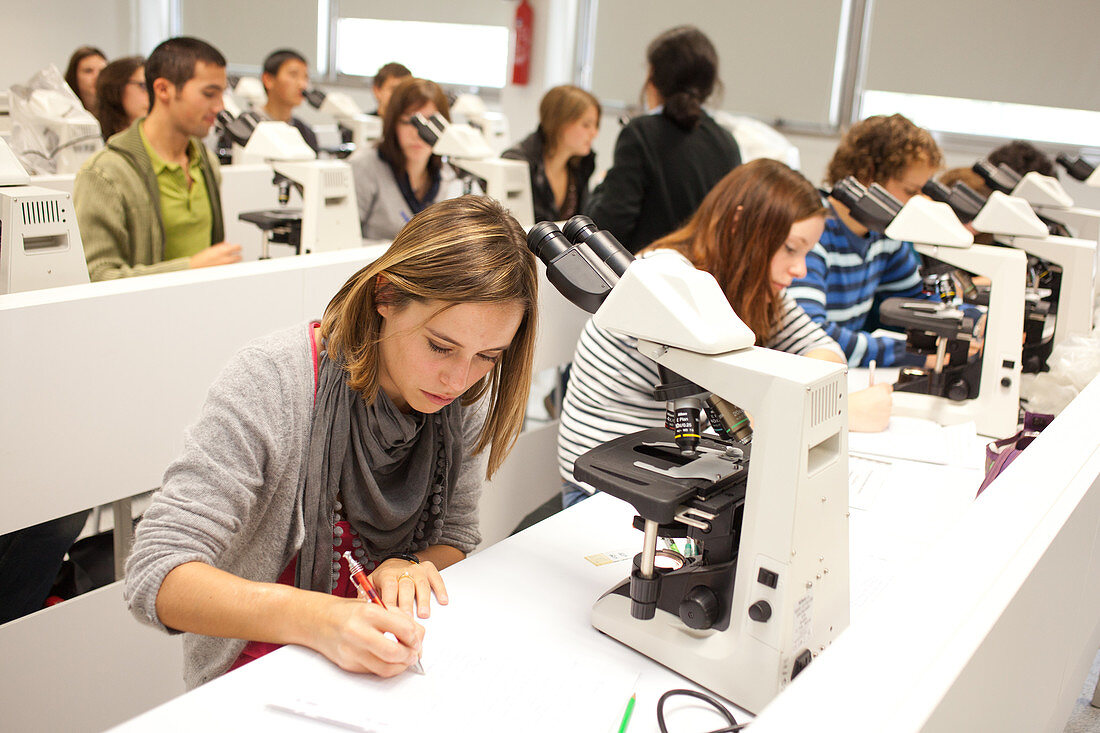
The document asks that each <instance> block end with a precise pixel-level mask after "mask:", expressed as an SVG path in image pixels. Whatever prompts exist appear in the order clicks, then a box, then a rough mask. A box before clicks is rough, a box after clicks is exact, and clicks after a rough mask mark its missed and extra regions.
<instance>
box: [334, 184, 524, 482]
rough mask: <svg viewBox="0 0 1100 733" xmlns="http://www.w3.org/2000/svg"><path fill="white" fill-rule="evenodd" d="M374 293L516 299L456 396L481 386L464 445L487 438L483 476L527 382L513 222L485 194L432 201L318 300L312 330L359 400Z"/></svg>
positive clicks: (507, 437) (518, 238)
mask: <svg viewBox="0 0 1100 733" xmlns="http://www.w3.org/2000/svg"><path fill="white" fill-rule="evenodd" d="M379 275H382V276H383V278H384V283H385V284H384V285H382V286H379V284H378V280H379V278H378V276H379ZM383 289H384V290H383ZM382 301H384V302H385V303H386V304H388V305H394V306H397V307H398V308H401V307H403V306H405V305H408V303H410V302H413V301H416V302H426V301H434V302H439V303H441V304H442V305H443V307H444V308H446V307H448V306H452V305H455V304H458V303H508V302H518V303H520V304H521V305H522V306H523V311H524V313H523V319H522V320H521V321H520V325H519V329H518V330H517V331H516V335H515V338H513V339H512V343H511V344H510V345H509V346H508V348H507V349H506V350H505V351H504V354H502V355H501V358H500V360H499V361H498V362H497V364H496V365H495V366H494V367H493V369H492V371H491V372H489V374H488V375H486V377H485V378H484V379H482V380H481V381H480V382H478V383H477V384H475V385H474V386H473V387H471V388H470V389H469V390H467V392H466V393H465V394H464V395H463V396H462V404H463V405H469V404H472V403H473V402H475V401H477V400H478V399H480V398H481V397H482V396H483V395H484V394H485V393H486V391H488V392H489V395H490V396H489V409H488V415H487V417H486V419H485V426H484V428H483V429H482V431H481V435H480V436H479V438H478V442H477V445H476V447H475V448H474V453H480V452H481V451H482V450H483V449H484V448H485V447H486V446H491V448H490V451H489V467H488V469H487V473H486V478H489V477H491V476H492V475H493V473H494V472H495V471H496V470H497V468H499V467H500V464H501V463H502V462H503V461H504V458H505V457H506V456H507V455H508V452H509V451H510V450H511V448H512V445H513V444H514V443H515V441H516V438H517V437H519V433H520V430H521V429H522V427H523V415H524V412H525V410H526V406H527V393H528V392H529V391H530V387H531V359H532V357H533V355H534V352H535V331H536V327H537V325H538V312H537V303H538V273H537V270H536V269H535V259H534V256H533V255H532V254H531V252H530V251H529V250H528V249H527V241H526V237H525V235H524V233H523V228H522V227H520V225H519V223H517V222H516V220H515V219H514V218H513V217H512V215H511V214H509V213H508V212H507V211H506V210H505V209H504V208H503V207H502V206H501V205H500V203H498V202H497V201H496V200H495V199H491V198H489V197H487V196H460V197H458V198H455V199H448V200H445V201H440V202H439V203H436V204H433V205H431V206H429V207H428V208H426V209H424V211H422V212H420V213H419V214H417V215H416V216H414V217H413V218H412V221H410V222H409V223H408V224H406V225H405V227H404V228H403V229H402V230H401V231H400V232H399V233H398V235H397V238H396V239H394V240H393V244H391V245H390V247H389V249H387V250H386V252H385V254H383V255H382V256H381V257H379V258H378V259H377V260H375V261H374V262H373V263H371V264H370V265H367V266H366V267H364V268H363V269H362V270H360V271H359V272H357V273H355V274H354V275H352V276H351V278H349V279H348V281H347V282H346V283H344V286H343V287H342V288H340V292H338V293H337V294H336V297H334V298H333V299H332V301H331V302H329V304H328V307H327V308H326V309H325V316H324V319H323V320H322V322H321V337H322V338H324V339H326V340H327V349H328V351H329V353H330V354H332V355H333V357H334V358H336V359H337V361H340V362H342V363H343V364H344V369H345V370H346V371H347V373H348V386H349V387H351V388H352V389H354V390H355V391H357V392H359V393H360V394H361V395H362V396H363V399H364V400H366V401H367V402H368V403H370V402H373V401H374V399H375V397H377V395H378V389H379V363H380V362H379V344H380V343H381V341H382V337H381V334H382V316H381V314H380V313H379V312H378V307H377V306H378V305H379V304H380V302H382Z"/></svg>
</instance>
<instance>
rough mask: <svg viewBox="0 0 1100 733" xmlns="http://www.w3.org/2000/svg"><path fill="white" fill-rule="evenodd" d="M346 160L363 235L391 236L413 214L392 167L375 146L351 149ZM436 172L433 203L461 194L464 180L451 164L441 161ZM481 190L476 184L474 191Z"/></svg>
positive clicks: (373, 237)
mask: <svg viewBox="0 0 1100 733" xmlns="http://www.w3.org/2000/svg"><path fill="white" fill-rule="evenodd" d="M348 164H349V165H351V173H352V176H354V178H355V198H356V200H357V201H358V202H359V225H360V227H361V228H362V231H363V239H393V238H394V237H396V236H397V233H398V232H399V231H401V228H402V227H404V226H405V224H406V223H408V221H409V219H411V218H412V212H411V211H409V205H408V204H407V203H405V197H404V196H402V195H401V189H400V188H398V187H397V179H396V178H394V176H393V169H392V168H390V164H389V163H387V162H386V161H384V160H382V156H380V155H379V154H378V148H376V147H374V146H371V147H367V148H362V149H360V150H357V151H355V152H354V153H352V155H351V157H349V158H348ZM439 176H440V181H439V193H438V194H436V197H435V201H433V202H432V203H436V202H439V201H444V200H446V199H453V198H456V197H458V196H461V195H462V190H463V185H464V184H463V182H462V181H461V180H459V178H458V176H457V175H456V174H455V171H454V168H452V167H451V166H449V165H447V164H446V163H444V164H443V167H442V168H441V169H440V170H439ZM480 192H481V191H480V190H479V189H477V188H476V187H475V189H474V193H480Z"/></svg>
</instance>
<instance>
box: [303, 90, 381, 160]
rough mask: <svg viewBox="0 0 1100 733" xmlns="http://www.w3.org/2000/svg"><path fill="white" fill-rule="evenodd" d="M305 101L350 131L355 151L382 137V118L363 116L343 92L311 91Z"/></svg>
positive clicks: (352, 100)
mask: <svg viewBox="0 0 1100 733" xmlns="http://www.w3.org/2000/svg"><path fill="white" fill-rule="evenodd" d="M306 101H308V102H309V103H310V105H312V106H313V107H315V108H316V109H317V111H318V112H321V113H322V114H326V115H329V116H330V117H332V118H334V119H335V120H336V122H337V123H339V124H340V125H343V126H344V127H346V128H348V129H349V130H351V142H352V143H353V144H354V145H355V149H356V150H359V149H361V148H365V147H367V145H369V144H370V143H372V142H374V141H375V140H378V139H380V138H381V137H382V118H381V117H378V116H377V115H368V114H365V113H364V112H363V110H362V109H361V108H360V107H359V105H358V104H356V103H355V100H354V99H352V98H351V96H349V95H347V94H345V93H344V92H332V91H329V92H322V91H320V90H319V89H312V90H310V91H309V92H307V93H306Z"/></svg>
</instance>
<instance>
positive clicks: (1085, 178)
mask: <svg viewBox="0 0 1100 733" xmlns="http://www.w3.org/2000/svg"><path fill="white" fill-rule="evenodd" d="M1058 165H1060V166H1062V167H1063V168H1065V169H1066V173H1069V174H1070V176H1071V177H1073V178H1074V179H1076V180H1078V181H1081V182H1082V183H1084V184H1085V185H1086V186H1092V187H1093V188H1100V173H1097V172H1096V168H1097V166H1095V165H1093V164H1092V163H1089V162H1088V161H1087V160H1085V159H1084V158H1082V157H1081V156H1080V155H1078V156H1077V157H1076V158H1071V157H1069V156H1068V155H1066V154H1065V153H1058Z"/></svg>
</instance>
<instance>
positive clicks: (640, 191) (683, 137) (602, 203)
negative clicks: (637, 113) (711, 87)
mask: <svg viewBox="0 0 1100 733" xmlns="http://www.w3.org/2000/svg"><path fill="white" fill-rule="evenodd" d="M740 164H741V151H740V150H739V149H738V147H737V143H736V142H734V140H733V136H732V135H730V133H729V132H728V131H727V130H726V129H725V128H723V127H720V126H719V125H718V123H716V122H715V121H714V120H713V119H711V117H710V116H709V115H707V114H705V113H704V114H703V117H702V119H700V120H699V124H697V125H696V126H695V127H694V128H692V129H690V130H685V129H683V128H681V127H679V126H678V125H677V124H676V123H675V122H673V121H672V120H670V119H669V118H667V117H665V116H664V115H663V114H649V115H643V116H641V117H635V118H634V119H633V120H631V121H630V123H629V124H627V126H626V127H624V128H623V129H622V132H620V133H619V139H618V140H617V141H616V142H615V159H614V161H613V163H612V166H611V169H610V170H609V171H608V172H607V177H606V178H604V180H603V183H601V184H600V185H599V186H597V187H596V190H595V191H593V192H592V195H591V196H590V197H589V199H588V204H587V206H586V207H585V212H584V213H585V214H587V215H588V216H590V217H592V220H593V221H594V222H595V223H596V225H597V226H599V227H600V228H601V229H607V230H609V231H610V232H611V233H612V234H614V235H615V237H616V238H618V240H619V241H620V242H621V243H622V245H623V246H624V247H626V248H627V249H629V250H630V251H631V252H637V251H639V250H640V249H642V248H643V247H645V246H646V245H647V244H650V243H651V242H653V241H654V240H655V239H658V238H659V237H663V236H664V235H666V234H668V233H669V232H672V231H674V230H675V229H676V228H677V227H679V226H680V225H682V224H683V223H684V222H685V221H687V219H688V218H689V217H690V216H691V215H692V214H694V213H695V209H696V208H698V206H699V204H700V203H702V201H703V198H704V197H705V196H706V195H707V193H708V192H709V191H710V189H711V188H712V187H713V186H714V184H716V183H718V181H719V180H721V179H722V177H723V176H725V175H726V174H727V173H729V172H730V171H731V170H733V169H734V168H735V167H737V166H738V165H740Z"/></svg>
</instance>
